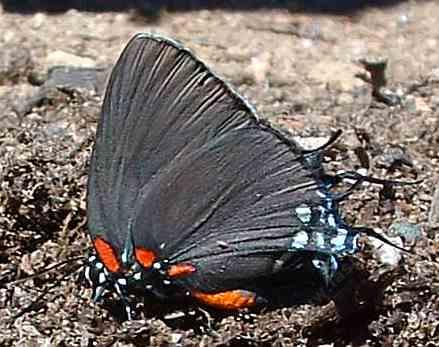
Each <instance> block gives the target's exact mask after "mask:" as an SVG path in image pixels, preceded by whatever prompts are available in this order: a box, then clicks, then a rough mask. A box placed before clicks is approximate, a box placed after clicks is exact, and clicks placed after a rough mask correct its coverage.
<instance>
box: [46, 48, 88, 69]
mask: <svg viewBox="0 0 439 347" xmlns="http://www.w3.org/2000/svg"><path fill="white" fill-rule="evenodd" d="M46 65H47V66H48V67H52V66H60V65H61V66H75V67H83V68H94V67H96V61H94V60H93V59H91V58H87V57H81V56H79V55H75V54H71V53H67V52H64V51H53V52H50V53H49V54H48V55H47V57H46Z"/></svg>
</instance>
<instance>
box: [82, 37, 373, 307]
mask: <svg viewBox="0 0 439 347" xmlns="http://www.w3.org/2000/svg"><path fill="white" fill-rule="evenodd" d="M330 142H331V141H330ZM324 147H325V146H323V147H321V148H317V149H315V150H304V149H303V148H302V147H301V146H300V145H299V144H298V143H296V142H295V141H294V140H292V139H290V138H289V137H288V136H286V135H284V133H283V132H282V131H280V130H278V129H275V128H274V127H273V126H271V125H270V124H269V123H267V122H266V121H264V120H262V119H260V118H258V116H257V115H256V113H255V111H254V110H253V108H252V107H251V106H250V105H249V104H248V103H247V102H246V101H245V100H244V99H243V98H242V97H241V96H239V95H238V94H237V93H236V92H235V91H233V89H232V88H231V87H230V86H229V85H228V84H226V83H225V82H224V81H223V80H221V79H220V78H218V77H217V76H216V75H215V74H214V73H212V72H211V71H210V70H209V69H208V68H207V67H206V65H205V64H204V63H203V62H201V61H200V60H199V59H197V58H196V57H195V56H194V55H193V54H192V53H191V52H190V51H188V50H187V49H185V48H183V47H182V46H181V45H180V44H178V43H177V42H175V41H173V40H170V39H168V38H164V37H160V36H155V35H150V34H138V35H136V36H135V37H134V38H133V39H132V40H131V41H130V42H129V43H128V45H127V47H126V48H125V49H124V51H123V53H122V54H121V56H120V58H119V60H118V62H117V63H116V65H115V67H114V69H113V72H112V74H111V77H110V80H109V83H108V87H107V90H106V94H105V98H104V102H103V107H102V113H101V118H100V122H99V124H98V128H97V135H96V142H95V144H94V149H93V153H92V157H91V163H90V172H89V182H88V200H87V202H88V229H89V232H90V235H91V238H92V241H93V244H94V249H95V251H96V255H94V256H92V257H90V259H89V263H88V266H87V267H86V270H85V275H86V277H87V279H88V280H89V281H90V282H91V283H92V286H93V289H94V298H95V299H99V298H100V297H101V296H102V295H103V293H104V292H113V293H117V295H119V296H120V298H121V299H122V301H123V302H124V303H125V305H126V307H127V311H128V315H131V312H130V296H131V294H132V293H134V292H135V293H137V294H136V295H139V294H138V293H139V292H140V293H141V294H140V295H142V293H143V294H144V295H145V296H151V297H154V298H156V299H157V300H168V299H176V300H179V299H180V298H181V299H190V300H193V301H194V302H196V303H199V304H201V305H207V306H210V307H213V308H216V309H226V310H234V309H240V308H244V307H253V306H257V305H269V304H271V303H278V302H279V301H280V300H281V298H284V297H289V298H290V299H291V298H292V299H294V300H295V299H297V300H300V299H301V298H303V297H307V296H308V295H310V296H311V295H312V294H313V292H315V291H317V290H318V288H322V287H325V286H327V285H328V283H330V282H331V280H332V278H333V276H334V274H335V273H336V272H337V270H338V268H339V266H340V259H342V258H343V257H344V256H345V255H347V254H351V253H354V252H355V251H356V249H357V245H356V243H357V238H358V235H359V233H360V232H361V231H363V230H366V229H360V228H354V227H351V226H349V225H347V224H346V223H345V222H343V220H342V218H341V216H340V214H339V211H338V205H339V202H340V201H341V200H342V199H343V198H344V197H345V196H347V195H348V194H344V195H343V194H341V195H340V193H338V195H337V194H336V193H334V192H332V191H331V188H332V187H333V186H334V185H335V184H337V182H339V181H340V180H341V179H343V178H344V177H343V176H342V175H336V176H329V175H327V174H326V173H325V172H324V170H323V166H322V152H323V149H324ZM348 176H350V177H351V178H353V179H354V180H355V181H356V184H358V183H360V182H362V181H364V180H372V181H373V179H370V178H366V177H364V176H360V175H355V174H354V173H351V174H346V175H345V177H348ZM294 300H291V301H294Z"/></svg>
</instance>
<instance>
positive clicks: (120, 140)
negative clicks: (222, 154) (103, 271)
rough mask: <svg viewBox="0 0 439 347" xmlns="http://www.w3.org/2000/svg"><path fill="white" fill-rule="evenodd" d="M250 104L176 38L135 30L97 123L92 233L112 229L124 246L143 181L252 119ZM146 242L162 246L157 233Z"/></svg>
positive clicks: (119, 244)
mask: <svg viewBox="0 0 439 347" xmlns="http://www.w3.org/2000/svg"><path fill="white" fill-rule="evenodd" d="M248 109H249V108H248V106H247V105H246V103H245V102H244V101H243V100H241V99H240V98H239V97H238V96H236V95H235V94H234V93H232V92H231V91H230V90H229V88H227V87H226V86H225V85H224V83H222V82H221V83H220V82H219V80H218V79H217V78H216V77H215V76H214V75H213V74H212V73H211V72H209V71H208V69H207V68H206V67H205V66H204V64H203V63H201V62H200V61H198V60H197V59H195V58H194V57H193V56H192V55H191V53H190V52H188V51H187V50H185V49H183V48H182V47H180V46H179V45H178V44H177V43H175V42H173V41H170V40H167V39H164V38H160V37H155V36H150V35H145V34H140V35H137V36H136V37H134V38H133V39H132V40H131V41H130V43H129V44H128V45H127V47H126V48H125V50H124V51H123V53H122V55H121V57H120V58H119V60H118V62H117V63H116V65H115V67H114V69H113V72H112V75H111V78H110V81H109V84H108V87H107V91H106V95H105V99H104V103H103V108H102V115H101V119H100V122H99V125H98V130H97V136H96V142H95V147H94V151H93V155H92V159H91V165H90V177H89V192H88V215H89V230H90V232H91V234H92V235H94V236H96V235H104V236H107V238H109V239H111V240H112V242H113V245H114V246H115V247H116V248H118V249H119V250H120V249H121V248H122V247H123V245H124V242H125V240H127V238H129V237H130V236H129V232H130V230H131V229H132V223H133V218H134V212H135V210H136V204H137V203H138V201H139V199H141V198H140V197H139V191H140V190H141V187H145V186H147V185H149V184H153V183H152V181H154V180H155V177H158V176H160V175H162V172H164V171H166V170H168V166H169V165H172V163H173V162H174V161H175V160H176V159H177V158H180V157H184V156H186V155H188V154H189V153H192V152H194V151H196V150H197V149H198V148H200V147H202V146H203V145H204V144H206V143H207V142H209V141H210V140H212V139H213V138H215V137H218V136H222V135H223V134H226V133H227V132H228V131H229V130H230V129H234V128H239V127H240V126H242V125H243V124H245V123H247V122H248V121H249V117H248ZM145 213H146V212H145ZM136 218H137V217H136ZM136 232H137V231H136ZM148 245H149V246H150V248H156V247H157V243H156V242H155V241H154V239H153V238H150V239H148Z"/></svg>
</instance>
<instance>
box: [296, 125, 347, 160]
mask: <svg viewBox="0 0 439 347" xmlns="http://www.w3.org/2000/svg"><path fill="white" fill-rule="evenodd" d="M342 133H343V131H342V130H341V129H338V130H337V131H336V132H335V133H333V134H331V136H330V137H329V140H328V141H326V142H325V143H324V144H323V145H321V146H319V147H317V148H313V149H304V150H303V151H302V152H303V154H312V153H316V152H321V151H323V150H324V149H326V148H328V147H331V146H332V145H333V144H334V143H335V142H336V141H337V140H338V139H339V138H340V136H341V134H342Z"/></svg>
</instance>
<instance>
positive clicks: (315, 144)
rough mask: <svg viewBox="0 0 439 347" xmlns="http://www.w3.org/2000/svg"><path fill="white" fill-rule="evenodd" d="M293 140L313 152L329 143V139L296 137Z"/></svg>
mask: <svg viewBox="0 0 439 347" xmlns="http://www.w3.org/2000/svg"><path fill="white" fill-rule="evenodd" d="M293 139H294V140H295V141H296V142H297V143H299V145H301V146H302V147H303V148H304V149H306V150H313V149H316V148H319V147H321V146H323V145H324V144H325V143H327V142H328V140H329V137H323V136H319V137H299V136H294V137H293Z"/></svg>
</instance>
